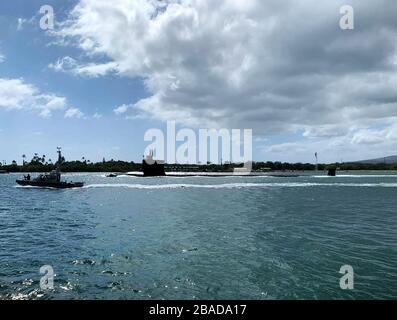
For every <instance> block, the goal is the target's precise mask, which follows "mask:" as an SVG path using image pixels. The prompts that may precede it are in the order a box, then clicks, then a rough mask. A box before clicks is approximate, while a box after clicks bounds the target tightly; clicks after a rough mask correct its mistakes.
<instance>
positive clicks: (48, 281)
mask: <svg viewBox="0 0 397 320" xmlns="http://www.w3.org/2000/svg"><path fill="white" fill-rule="evenodd" d="M40 274H41V275H42V277H41V278H40V289H41V290H53V289H54V276H55V274H54V269H53V268H52V266H49V265H46V266H42V267H41V268H40Z"/></svg>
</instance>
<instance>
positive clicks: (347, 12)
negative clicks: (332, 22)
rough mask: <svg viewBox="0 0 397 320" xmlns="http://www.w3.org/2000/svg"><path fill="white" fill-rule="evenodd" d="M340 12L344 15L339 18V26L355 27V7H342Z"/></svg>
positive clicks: (350, 28)
mask: <svg viewBox="0 0 397 320" xmlns="http://www.w3.org/2000/svg"><path fill="white" fill-rule="evenodd" d="M339 13H340V14H342V15H343V16H342V17H341V18H340V20H339V27H340V28H341V29H342V30H353V29H354V8H353V7H352V6H350V5H344V6H342V7H340V9H339Z"/></svg>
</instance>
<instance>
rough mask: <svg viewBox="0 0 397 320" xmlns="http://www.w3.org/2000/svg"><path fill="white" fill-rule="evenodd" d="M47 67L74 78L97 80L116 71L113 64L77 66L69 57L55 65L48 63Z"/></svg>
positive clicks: (59, 60) (115, 65)
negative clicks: (69, 74)
mask: <svg viewBox="0 0 397 320" xmlns="http://www.w3.org/2000/svg"><path fill="white" fill-rule="evenodd" d="M48 67H49V68H50V69H52V70H54V71H57V72H65V73H71V74H73V75H76V76H82V77H91V78H97V77H100V76H105V75H106V74H108V73H110V72H113V71H115V70H116V67H117V64H116V63H114V62H108V63H103V64H99V63H89V64H85V65H79V64H78V62H77V61H76V60H75V59H73V58H71V57H69V56H66V57H63V58H61V59H58V60H57V62H55V63H50V64H49V65H48Z"/></svg>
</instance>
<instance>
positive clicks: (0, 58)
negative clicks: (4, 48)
mask: <svg viewBox="0 0 397 320" xmlns="http://www.w3.org/2000/svg"><path fill="white" fill-rule="evenodd" d="M5 60H6V56H5V55H4V54H2V53H1V52H0V63H2V62H4V61H5Z"/></svg>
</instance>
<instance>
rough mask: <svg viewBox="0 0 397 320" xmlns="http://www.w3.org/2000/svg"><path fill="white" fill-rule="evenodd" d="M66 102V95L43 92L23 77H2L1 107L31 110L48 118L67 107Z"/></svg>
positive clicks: (0, 86) (0, 83)
mask: <svg viewBox="0 0 397 320" xmlns="http://www.w3.org/2000/svg"><path fill="white" fill-rule="evenodd" d="M66 104H67V101H66V98H65V97H61V96H57V95H55V94H52V93H42V92H40V90H39V89H38V88H36V87H35V86H34V85H32V84H29V83H26V82H25V81H24V80H23V79H2V78H0V109H6V110H29V111H32V112H35V113H38V114H39V115H40V116H42V117H45V118H47V117H50V116H51V115H52V113H53V112H54V111H56V110H62V109H64V108H66Z"/></svg>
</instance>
